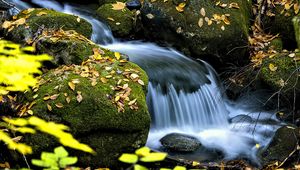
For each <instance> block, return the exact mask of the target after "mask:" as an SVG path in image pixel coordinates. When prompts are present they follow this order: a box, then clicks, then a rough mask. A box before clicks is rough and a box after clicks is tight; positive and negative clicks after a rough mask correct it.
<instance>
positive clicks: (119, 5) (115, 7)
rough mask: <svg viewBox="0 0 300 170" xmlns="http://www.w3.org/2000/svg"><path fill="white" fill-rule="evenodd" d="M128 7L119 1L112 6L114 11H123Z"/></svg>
mask: <svg viewBox="0 0 300 170" xmlns="http://www.w3.org/2000/svg"><path fill="white" fill-rule="evenodd" d="M125 7H126V4H125V3H123V2H119V1H117V2H116V3H114V4H112V9H113V10H123V9H124V8H125Z"/></svg>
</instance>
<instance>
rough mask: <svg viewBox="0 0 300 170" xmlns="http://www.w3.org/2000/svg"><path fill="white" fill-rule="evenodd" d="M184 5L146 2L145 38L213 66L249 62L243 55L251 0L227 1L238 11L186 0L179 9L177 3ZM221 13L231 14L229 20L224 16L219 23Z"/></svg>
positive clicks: (205, 0) (206, 1)
mask: <svg viewBox="0 0 300 170" xmlns="http://www.w3.org/2000/svg"><path fill="white" fill-rule="evenodd" d="M181 2H184V1H182V0H174V1H167V2H163V1H150V0H145V1H144V4H143V7H142V8H141V17H142V23H143V28H144V33H145V36H146V37H147V38H149V39H151V40H152V41H158V42H160V43H168V45H173V46H174V47H176V48H178V49H179V50H182V51H184V50H185V51H187V52H185V53H187V54H191V55H190V56H193V57H195V58H201V59H205V60H208V61H212V62H214V63H223V62H227V63H229V62H241V63H242V62H245V61H246V59H245V58H244V56H246V55H244V54H245V53H246V51H247V50H246V48H247V44H248V31H249V30H248V29H249V21H250V15H251V3H250V2H249V1H245V0H229V1H227V3H228V4H229V3H231V2H234V3H237V4H238V5H239V8H238V9H235V8H222V7H219V6H216V5H215V2H214V1H211V0H201V1H199V0H190V1H188V2H187V1H186V2H185V4H186V5H185V6H184V8H183V9H180V8H178V5H176V4H178V3H181ZM176 7H177V8H176ZM181 10H182V11H181ZM200 11H202V12H200ZM222 14H223V15H224V14H228V15H227V16H228V17H226V16H225V15H224V16H223V18H226V19H225V20H222V19H221V20H219V19H220V18H222ZM229 15H230V16H229ZM214 18H216V19H214ZM218 18H219V19H218ZM243 46H244V47H245V48H243ZM241 57H242V58H243V59H242V58H241Z"/></svg>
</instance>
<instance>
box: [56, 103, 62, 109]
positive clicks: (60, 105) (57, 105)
mask: <svg viewBox="0 0 300 170" xmlns="http://www.w3.org/2000/svg"><path fill="white" fill-rule="evenodd" d="M55 106H56V107H57V108H63V107H64V105H63V104H62V103H56V104H55Z"/></svg>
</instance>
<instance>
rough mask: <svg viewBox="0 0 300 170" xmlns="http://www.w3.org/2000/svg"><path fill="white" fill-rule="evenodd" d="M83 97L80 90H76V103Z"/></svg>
mask: <svg viewBox="0 0 300 170" xmlns="http://www.w3.org/2000/svg"><path fill="white" fill-rule="evenodd" d="M82 99H83V97H82V95H81V91H77V96H76V100H77V101H78V103H80V102H81V101H82Z"/></svg>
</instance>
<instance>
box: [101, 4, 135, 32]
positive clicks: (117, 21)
mask: <svg viewBox="0 0 300 170" xmlns="http://www.w3.org/2000/svg"><path fill="white" fill-rule="evenodd" d="M112 8H113V6H112V4H104V5H102V6H101V7H100V8H98V10H97V15H98V16H99V18H101V19H102V20H103V21H106V22H107V24H108V25H109V27H110V28H111V30H112V32H113V34H114V35H115V36H117V37H126V36H129V35H130V34H131V33H132V31H133V27H134V24H133V18H134V14H133V12H131V11H130V10H129V9H127V8H124V9H123V10H113V9H112Z"/></svg>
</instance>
